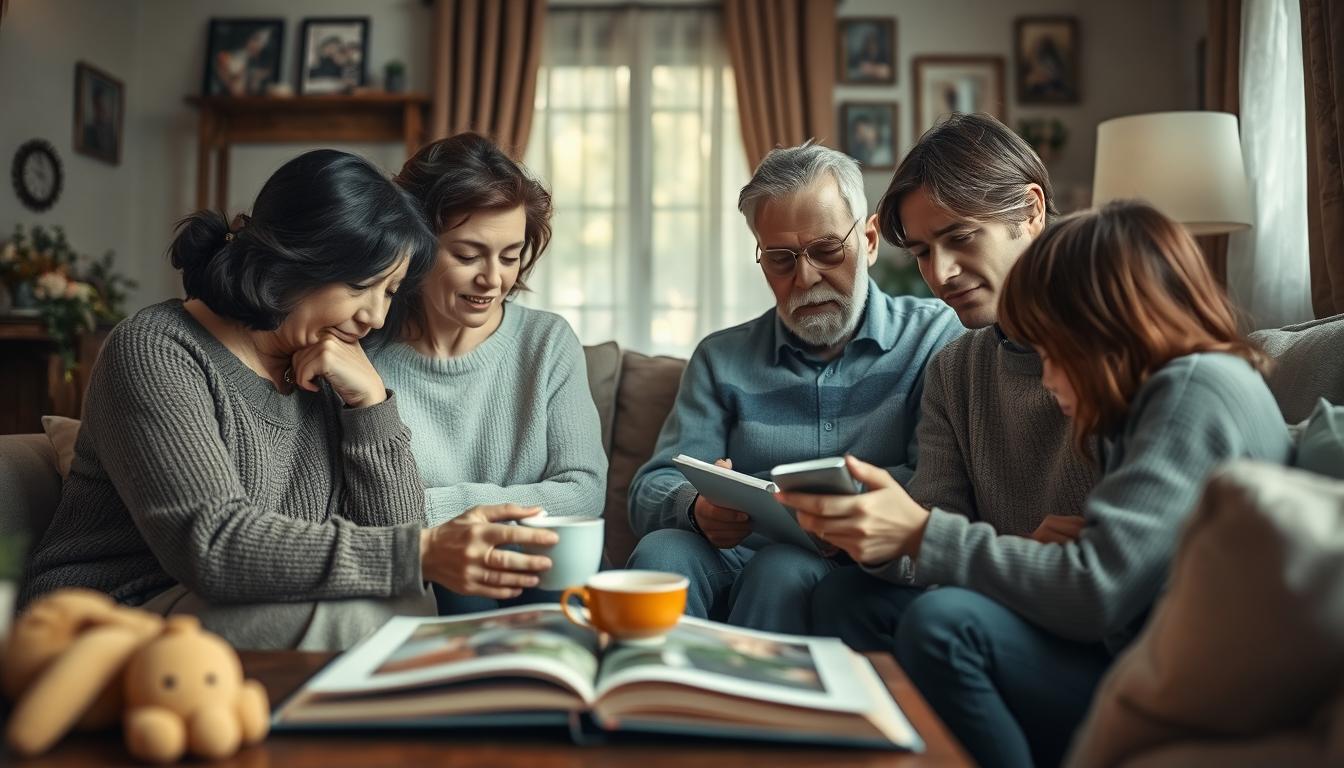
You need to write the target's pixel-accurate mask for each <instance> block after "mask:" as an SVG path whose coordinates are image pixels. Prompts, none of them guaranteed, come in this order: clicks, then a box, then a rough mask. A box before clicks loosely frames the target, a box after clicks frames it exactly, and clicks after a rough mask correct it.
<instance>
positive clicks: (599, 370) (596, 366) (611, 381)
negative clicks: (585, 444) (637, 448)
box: [583, 341, 621, 457]
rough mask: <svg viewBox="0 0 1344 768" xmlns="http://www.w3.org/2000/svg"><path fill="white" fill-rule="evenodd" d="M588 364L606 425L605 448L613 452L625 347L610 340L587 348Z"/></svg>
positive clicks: (599, 413) (595, 398)
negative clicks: (614, 428) (617, 397)
mask: <svg viewBox="0 0 1344 768" xmlns="http://www.w3.org/2000/svg"><path fill="white" fill-rule="evenodd" d="M583 359H584V362H585V363H586V364H587V366H588V390H589V392H590V393H591V394H592V396H593V404H594V405H596V406H597V418H598V422H599V423H600V424H601V426H602V450H603V451H606V454H607V456H608V457H610V456H611V426H612V423H613V420H614V418H615V416H616V390H617V387H618V386H619V385H620V381H621V348H620V347H619V346H617V345H616V342H614V341H607V342H603V343H601V344H595V345H593V346H591V347H584V348H583Z"/></svg>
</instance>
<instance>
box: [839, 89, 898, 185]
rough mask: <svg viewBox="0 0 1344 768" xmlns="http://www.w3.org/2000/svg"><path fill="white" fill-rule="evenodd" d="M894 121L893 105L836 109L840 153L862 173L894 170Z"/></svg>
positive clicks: (865, 104)
mask: <svg viewBox="0 0 1344 768" xmlns="http://www.w3.org/2000/svg"><path fill="white" fill-rule="evenodd" d="M898 125H899V123H898V122H897V120H896V105H895V104H894V103H890V102H888V103H855V102H850V103H847V104H843V105H841V107H840V126H841V128H842V129H843V130H844V134H843V135H844V152H845V154H847V155H849V156H850V157H852V158H854V159H855V160H858V161H859V165H861V166H863V169H864V170H865V171H876V170H890V169H892V168H895V167H896V132H897V126H898Z"/></svg>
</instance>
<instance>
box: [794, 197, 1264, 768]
mask: <svg viewBox="0 0 1344 768" xmlns="http://www.w3.org/2000/svg"><path fill="white" fill-rule="evenodd" d="M998 318H999V322H1000V324H1001V326H1002V328H1003V331H1004V333H1005V334H1006V335H1007V336H1008V337H1009V338H1012V339H1013V340H1015V341H1016V342H1018V343H1020V344H1023V345H1029V346H1031V347H1033V348H1035V350H1036V351H1037V353H1038V354H1039V355H1040V356H1041V358H1042V362H1043V368H1044V374H1043V376H1042V383H1043V384H1044V385H1045V387H1046V388H1047V389H1048V390H1050V391H1051V393H1053V394H1054V396H1055V398H1056V400H1057V401H1058V402H1059V404H1060V407H1061V408H1062V409H1063V410H1064V411H1065V413H1066V414H1068V415H1069V416H1070V418H1071V419H1072V433H1073V439H1074V443H1075V445H1076V447H1077V448H1078V450H1080V451H1084V452H1087V453H1089V454H1091V455H1093V456H1094V457H1095V458H1096V459H1097V460H1098V461H1099V464H1100V469H1101V474H1102V476H1101V479H1100V481H1099V482H1098V484H1097V486H1096V487H1095V488H1094V489H1093V491H1092V493H1091V494H1090V495H1089V496H1088V498H1087V500H1086V502H1085V503H1084V506H1083V524H1082V525H1081V526H1079V527H1078V528H1077V529H1076V530H1072V531H1069V532H1067V533H1066V534H1065V535H1061V536H1059V537H1057V538H1056V539H1055V540H1053V541H1038V540H1034V539H1031V538H1026V537H1021V536H1009V535H1001V534H999V533H998V532H996V531H995V530H994V529H993V528H992V527H990V526H989V525H987V524H985V523H981V522H970V523H967V522H965V521H964V520H963V521H950V520H948V518H949V517H952V516H948V515H943V516H930V514H929V512H928V510H926V509H923V508H922V507H920V506H919V505H918V504H917V503H915V502H914V501H913V500H912V499H911V498H910V496H909V495H908V494H906V493H905V491H904V490H903V489H902V488H901V487H900V486H899V485H897V484H896V483H895V482H894V481H891V480H890V479H889V478H885V477H883V474H884V473H882V472H881V470H878V469H877V468H874V467H869V466H868V465H865V464H863V463H862V462H858V461H856V460H854V459H852V458H851V459H850V465H851V471H853V472H854V474H855V475H856V476H857V477H858V479H859V480H861V481H863V482H864V483H865V484H867V485H868V487H870V488H876V489H877V490H874V491H871V492H869V493H866V494H861V495H858V496H851V497H830V499H827V498H826V497H810V498H808V497H804V498H801V499H799V498H797V497H793V496H785V497H782V498H783V500H784V501H785V503H788V504H791V505H795V506H797V507H798V508H799V511H800V521H801V522H802V523H803V525H804V527H806V528H808V529H809V530H812V531H813V532H815V533H817V534H818V535H820V536H822V537H823V538H827V539H829V540H833V541H834V540H836V539H840V540H843V539H844V538H845V537H846V536H848V535H852V532H850V531H849V530H848V528H847V520H848V519H849V518H853V517H855V516H856V514H857V512H858V510H860V509H867V510H870V511H871V510H872V509H874V508H877V507H880V508H881V509H882V515H881V516H882V519H883V520H884V522H885V530H883V531H879V532H878V533H877V536H878V537H880V538H886V539H888V543H889V544H894V549H893V550H892V551H895V552H897V554H898V556H902V557H907V558H909V561H910V567H909V569H908V570H909V572H910V574H911V576H910V579H909V582H910V585H911V586H915V587H924V586H929V585H933V584H938V585H942V588H940V589H937V590H933V591H929V592H924V593H922V594H919V595H918V596H913V595H911V596H909V597H906V598H905V599H904V600H900V601H898V600H897V599H896V594H895V593H896V592H899V591H900V588H899V587H896V586H893V587H892V591H893V599H892V602H893V604H896V603H897V602H900V603H901V604H900V605H899V606H898V608H897V609H899V610H900V611H901V615H900V618H899V624H898V625H897V630H896V637H895V638H894V650H895V652H896V655H897V658H898V659H899V660H900V662H901V666H902V667H903V668H904V669H905V670H906V671H907V673H908V674H909V675H910V677H911V678H912V679H913V680H914V681H915V683H916V685H918V686H919V688H920V690H921V691H922V692H923V693H924V695H925V697H926V698H927V699H928V700H929V703H930V704H932V705H933V707H934V709H935V710H937V712H938V714H939V716H940V717H942V719H943V720H944V722H946V723H947V724H948V726H949V727H950V728H951V729H952V731H953V732H954V733H956V735H957V737H958V738H959V739H960V740H961V742H962V743H963V744H965V745H966V747H967V749H968V750H969V751H970V753H971V754H972V756H974V757H975V759H976V760H977V761H979V762H981V763H982V764H985V765H1033V764H1036V765H1051V764H1055V763H1057V762H1058V761H1059V760H1060V759H1061V758H1062V757H1063V755H1064V751H1065V750H1066V748H1067V746H1068V743H1069V739H1070V737H1071V736H1072V732H1073V730H1074V728H1076V727H1077V725H1078V723H1079V721H1080V720H1081V718H1082V715H1083V713H1084V711H1085V710H1086V707H1087V705H1088V702H1089V701H1090V699H1091V696H1092V693H1093V691H1094V689H1095V687H1096V685H1097V683H1098V681H1099V680H1100V678H1101V676H1102V674H1103V673H1104V672H1105V670H1106V668H1107V667H1108V666H1109V665H1110V662H1111V659H1112V658H1113V656H1114V654H1115V653H1117V652H1118V651H1119V650H1120V649H1121V648H1123V647H1124V646H1125V645H1126V644H1127V643H1128V642H1129V641H1130V640H1131V639H1132V638H1133V637H1134V635H1135V634H1136V633H1137V632H1138V630H1139V628H1140V627H1141V625H1142V623H1143V621H1144V619H1145V618H1146V616H1147V614H1148V611H1149V609H1150V608H1151V606H1152V604H1153V602H1154V600H1156V598H1157V596H1158V594H1159V592H1160V591H1161V589H1162V585H1163V583H1164V582H1165V580H1166V576H1167V568H1168V565H1169V563H1170V561H1171V557H1172V555H1173V553H1174V551H1175V546H1176V538H1177V532H1178V530H1179V528H1180V525H1181V523H1182V522H1183V521H1184V520H1185V518H1186V516H1187V515H1188V514H1189V513H1190V511H1191V509H1192V508H1193V506H1194V504H1195V502H1196V500H1197V497H1198V494H1199V492H1200V488H1201V487H1202V485H1203V483H1204V479H1205V477H1206V476H1207V475H1208V473H1209V471H1210V470H1211V469H1212V468H1213V467H1214V466H1215V465H1217V464H1219V463H1221V462H1224V461H1227V460H1229V459H1235V458H1239V457H1248V458H1253V459H1259V460H1263V461H1270V462H1280V463H1282V462H1285V461H1287V459H1288V458H1289V450H1290V441H1289V437H1288V432H1287V429H1286V427H1285V426H1284V423H1283V417H1282V415H1281V414H1280V413H1279V409H1278V405H1277V404H1276V403H1275V401H1274V398H1273V396H1272V395H1271V394H1270V392H1269V388H1268V387H1267V385H1266V384H1265V381H1264V378H1263V377H1262V375H1261V371H1262V369H1263V367H1264V365H1265V360H1264V357H1263V355H1262V354H1261V353H1260V352H1259V351H1258V350H1256V349H1255V348H1254V347H1252V346H1251V345H1250V344H1249V343H1247V342H1246V341H1245V340H1244V339H1243V338H1242V337H1241V335H1240V333H1239V332H1238V331H1237V323H1236V318H1235V315H1234V312H1233V310H1232V308H1231V307H1230V305H1229V304H1228V301H1227V299H1226V298H1225V296H1224V295H1223V292H1222V289H1221V288H1219V287H1218V285H1217V283H1216V282H1215V281H1214V279H1213V276H1212V274H1211V273H1210V272H1209V269H1208V267H1207V266H1206V265H1205V263H1204V260H1203V257H1202V256H1201V254H1200V252H1199V250H1198V248H1197V247H1196V246H1195V243H1194V241H1193V240H1192V239H1191V238H1190V236H1189V234H1187V233H1186V232H1185V231H1184V230H1183V229H1182V228H1181V227H1180V225H1179V224H1176V223H1175V222H1173V221H1171V220H1170V219H1168V218H1166V217H1165V216H1163V215H1162V214H1161V213H1159V212H1158V211H1156V210H1155V209H1153V208H1151V207H1149V206H1147V205H1145V204H1143V203H1137V202H1119V203H1113V204H1110V205H1107V206H1105V207H1103V208H1101V209H1099V210H1092V211H1086V212H1082V213H1077V214H1074V215H1072V216H1069V217H1066V218H1064V219H1062V220H1060V221H1059V222H1057V223H1056V224H1054V225H1052V226H1050V227H1048V228H1047V229H1046V230H1045V231H1044V232H1043V233H1042V234H1041V236H1040V237H1039V238H1037V240H1036V241H1035V242H1033V243H1032V244H1031V246H1029V247H1028V248H1027V250H1026V252H1025V253H1023V255H1022V256H1021V258H1020V259H1019V260H1018V261H1017V263H1016V264H1015V265H1014V266H1013V269H1012V270H1011V272H1009V275H1008V278H1007V280H1006V281H1005V283H1004V287H1003V289H1002V295H1001V298H1000V303H999V310H998ZM870 519H871V515H870ZM949 539H955V541H949ZM934 540H937V541H938V546H936V547H930V548H929V549H928V551H929V553H930V554H932V553H935V552H936V553H943V556H939V557H925V558H921V557H920V550H921V545H922V543H923V542H926V541H934ZM948 552H955V553H956V555H955V556H954V557H949V556H946V553H948ZM865 564H866V565H870V566H874V565H880V564H878V563H865ZM905 594H907V595H909V591H906V592H905ZM911 597H913V599H910V598H911Z"/></svg>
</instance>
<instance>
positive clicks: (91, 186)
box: [0, 0, 144, 264]
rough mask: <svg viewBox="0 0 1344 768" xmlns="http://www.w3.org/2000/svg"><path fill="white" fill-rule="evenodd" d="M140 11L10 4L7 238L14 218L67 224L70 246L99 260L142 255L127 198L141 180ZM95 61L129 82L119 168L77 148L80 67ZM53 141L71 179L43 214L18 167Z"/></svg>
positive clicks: (0, 129) (2, 194) (3, 70)
mask: <svg viewBox="0 0 1344 768" xmlns="http://www.w3.org/2000/svg"><path fill="white" fill-rule="evenodd" d="M139 11H140V8H139V6H138V5H136V4H132V3H100V2H92V3H91V2H88V1H87V0H11V2H10V4H9V12H8V13H7V14H6V15H5V16H4V18H3V19H0V114H2V115H3V118H0V162H2V163H3V171H4V173H3V181H2V182H0V184H2V185H3V188H2V189H0V240H7V239H8V238H9V235H10V233H12V232H13V231H14V225H15V224H23V225H25V226H31V225H34V224H42V225H44V226H53V225H61V226H63V227H65V230H66V233H67V234H68V235H69V237H70V242H71V245H72V246H73V247H74V248H75V249H76V250H79V251H82V252H84V253H87V254H90V255H92V256H101V255H102V254H103V252H104V251H106V250H108V249H112V250H114V251H116V254H117V257H118V259H120V260H121V261H122V263H123V264H125V263H126V262H127V260H128V259H129V260H132V261H134V260H135V259H136V257H137V255H138V254H137V253H136V240H135V237H134V231H133V230H134V224H133V222H132V221H131V216H130V209H129V207H128V206H127V204H126V202H127V201H128V200H129V199H131V198H132V197H134V196H135V193H136V189H137V187H138V184H139V179H140V169H141V146H142V145H141V142H140V141H139V135H138V134H137V132H136V131H134V130H133V129H132V121H133V119H134V118H133V116H134V115H135V114H136V113H137V112H138V111H139V110H140V109H141V108H142V105H143V101H142V97H143V95H144V94H143V93H142V92H141V91H140V89H139V88H137V87H136V86H135V82H134V81H135V74H136V67H135V50H136V47H137V43H136V36H137V35H138V34H139V25H138V23H137V19H138V15H139ZM78 61H84V62H87V63H89V64H91V65H93V66H95V67H97V68H98V69H101V70H103V71H104V72H106V73H108V74H109V75H111V76H113V77H115V78H117V79H119V80H121V81H122V82H123V83H124V84H125V86H126V105H125V106H126V115H127V119H126V123H125V127H124V131H123V140H122V148H121V163H120V165H111V164H109V163H105V162H103V161H101V160H96V159H94V158H92V157H88V156H86V155H80V154H76V153H75V150H74V121H75V114H74V111H75V95H74V94H75V63H76V62H78ZM30 139H45V140H46V141H48V142H50V143H51V144H52V145H53V146H54V147H55V148H56V153H57V155H58V156H59V157H60V159H61V166H62V168H63V170H64V175H65V181H64V186H63V188H62V191H61V194H60V197H59V198H58V199H57V200H56V204H55V205H54V206H53V207H52V208H49V209H48V210H46V211H44V212H42V213H34V212H33V211H30V210H28V209H27V208H25V207H24V206H23V204H22V203H20V202H19V198H18V196H17V195H16V194H15V193H14V190H13V185H12V184H11V182H10V167H11V164H12V162H13V160H14V153H15V151H16V150H18V148H19V146H20V145H22V144H23V143H24V142H26V141H28V140H30Z"/></svg>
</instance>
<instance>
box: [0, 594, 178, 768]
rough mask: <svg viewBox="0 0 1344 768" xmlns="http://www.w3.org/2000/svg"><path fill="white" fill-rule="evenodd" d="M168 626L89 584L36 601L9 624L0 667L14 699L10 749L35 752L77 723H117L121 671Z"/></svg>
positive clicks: (88, 726)
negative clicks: (118, 602) (85, 586)
mask: <svg viewBox="0 0 1344 768" xmlns="http://www.w3.org/2000/svg"><path fill="white" fill-rule="evenodd" d="M162 628H163V619H162V618H160V617H158V616H155V615H154V614H151V613H147V612H145V611H137V610H135V609H132V608H126V607H124V606H121V605H118V604H117V603H116V602H115V601H114V600H112V599H111V598H110V597H108V596H107V595H105V594H102V593H101V592H94V591H91V590H87V589H63V590H59V591H57V592H53V593H51V594H50V595H47V596H45V597H42V598H40V599H38V600H36V601H34V602H33V604H32V605H31V606H29V608H28V610H26V611H24V613H23V615H22V616H20V617H19V618H18V620H17V621H16V622H15V623H14V626H13V628H12V629H11V630H10V634H9V637H8V639H7V640H6V642H5V648H4V665H3V667H0V684H3V688H4V692H5V696H6V698H8V699H9V700H10V701H11V702H14V709H13V711H12V712H11V713H10V717H9V723H8V725H7V726H6V729H5V738H6V741H7V742H8V743H9V746H10V748H11V749H13V750H14V751H15V752H18V753H19V754H21V755H37V754H40V753H42V752H45V751H47V750H48V749H50V748H51V746H52V745H53V744H55V743H56V742H57V741H58V740H59V739H60V738H61V736H63V735H65V733H66V732H67V731H69V730H70V729H71V728H78V729H80V730H95V729H99V728H106V727H108V726H110V725H112V724H113V723H115V722H116V721H117V720H118V719H119V718H120V717H121V712H122V709H123V707H122V684H121V682H122V681H121V678H120V674H121V672H122V670H123V669H125V666H126V663H127V662H128V661H129V660H130V658H131V656H132V654H134V653H135V652H136V650H137V649H139V648H140V647H141V646H142V645H144V644H145V643H146V642H147V641H149V639H150V638H152V637H154V636H155V635H157V634H159V632H160V631H161V630H162Z"/></svg>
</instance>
